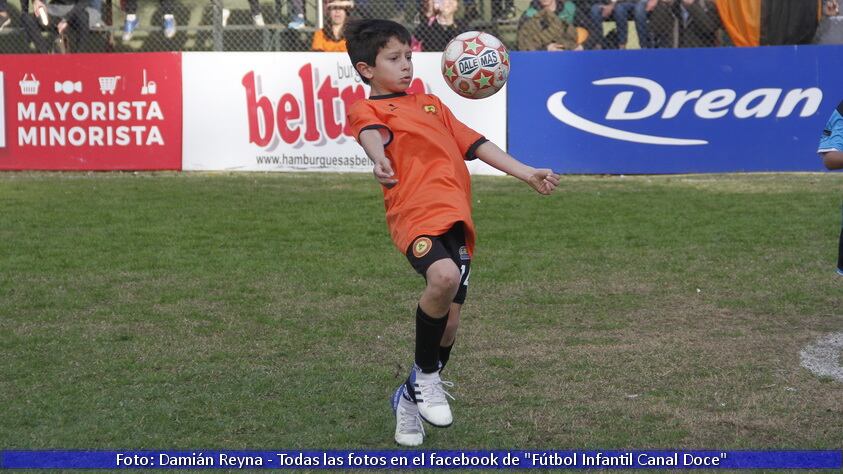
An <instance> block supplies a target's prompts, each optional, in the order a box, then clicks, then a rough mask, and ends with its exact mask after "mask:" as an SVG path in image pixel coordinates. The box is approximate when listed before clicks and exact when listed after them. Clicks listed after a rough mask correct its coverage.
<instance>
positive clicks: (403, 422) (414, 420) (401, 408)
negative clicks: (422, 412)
mask: <svg viewBox="0 0 843 474" xmlns="http://www.w3.org/2000/svg"><path fill="white" fill-rule="evenodd" d="M406 393H407V392H406V390H405V388H404V384H401V385H399V386H398V389H396V390H395V393H393V395H392V411H393V412H394V413H395V442H396V443H398V444H400V445H401V446H421V444H422V442H423V441H424V425H423V424H422V421H421V417H420V416H419V409H418V407H417V406H416V404H415V403H413V402H412V401H411V400H410V398H409V396H407V394H406Z"/></svg>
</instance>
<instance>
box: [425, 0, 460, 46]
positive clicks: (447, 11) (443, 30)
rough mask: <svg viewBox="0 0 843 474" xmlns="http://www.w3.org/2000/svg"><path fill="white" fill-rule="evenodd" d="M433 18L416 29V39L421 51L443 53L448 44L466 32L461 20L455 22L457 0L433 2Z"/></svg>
mask: <svg viewBox="0 0 843 474" xmlns="http://www.w3.org/2000/svg"><path fill="white" fill-rule="evenodd" d="M431 3H432V4H433V12H434V13H435V14H434V16H432V17H429V18H427V19H425V21H422V22H421V23H420V24H419V26H418V27H416V38H418V40H419V41H420V42H421V49H422V50H423V51H444V50H445V46H448V42H449V41H451V40H452V39H454V37H456V36H457V35H458V34H460V33H462V32H463V31H465V30H466V25H465V22H464V21H463V20H457V19H456V14H457V10H458V9H459V6H460V4H459V0H434V1H433V2H431Z"/></svg>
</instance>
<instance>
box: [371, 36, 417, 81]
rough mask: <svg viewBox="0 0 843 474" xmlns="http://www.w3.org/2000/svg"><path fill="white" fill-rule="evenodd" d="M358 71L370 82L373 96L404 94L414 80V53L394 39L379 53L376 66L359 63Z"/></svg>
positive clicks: (408, 46) (407, 46)
mask: <svg viewBox="0 0 843 474" xmlns="http://www.w3.org/2000/svg"><path fill="white" fill-rule="evenodd" d="M357 69H358V71H359V72H360V74H362V75H363V77H365V78H366V79H368V80H369V83H370V85H371V86H372V95H385V94H395V93H397V92H404V91H405V90H407V88H408V87H410V82H411V81H412V80H413V51H412V50H411V49H410V45H408V44H404V43H402V42H401V41H399V40H398V39H397V38H395V37H393V38H390V39H389V41H388V42H387V43H386V45H384V47H383V48H381V49H380V50H379V51H378V55H377V56H376V57H375V65H374V66H370V65H368V64H366V63H364V62H359V63H357Z"/></svg>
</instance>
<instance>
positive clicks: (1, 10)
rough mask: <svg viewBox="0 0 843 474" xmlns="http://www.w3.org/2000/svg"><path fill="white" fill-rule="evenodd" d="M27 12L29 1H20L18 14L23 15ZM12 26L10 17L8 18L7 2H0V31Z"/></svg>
mask: <svg viewBox="0 0 843 474" xmlns="http://www.w3.org/2000/svg"><path fill="white" fill-rule="evenodd" d="M28 11H29V0H20V12H21V14H24V13H26V12H28ZM11 24H12V17H11V16H9V3H8V2H7V0H0V31H3V28H6V27H7V26H9V25H11Z"/></svg>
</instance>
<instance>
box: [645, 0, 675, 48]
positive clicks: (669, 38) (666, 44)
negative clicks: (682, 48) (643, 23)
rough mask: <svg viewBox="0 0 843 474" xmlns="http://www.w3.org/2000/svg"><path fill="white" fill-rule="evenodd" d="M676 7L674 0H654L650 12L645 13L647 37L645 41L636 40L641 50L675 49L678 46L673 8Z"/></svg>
mask: <svg viewBox="0 0 843 474" xmlns="http://www.w3.org/2000/svg"><path fill="white" fill-rule="evenodd" d="M648 7H649V5H648ZM677 7H678V5H677V4H676V3H675V0H656V2H655V5H654V6H653V8H652V10H650V11H648V12H647V14H648V22H647V30H648V33H649V37H648V38H647V39H645V40H641V38H640V37H639V38H638V41H639V42H641V47H642V48H675V47H677V46H679V38H678V36H677V35H678V31H679V26H678V25H679V20H677V15H676V14H675V13H674V8H677Z"/></svg>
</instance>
